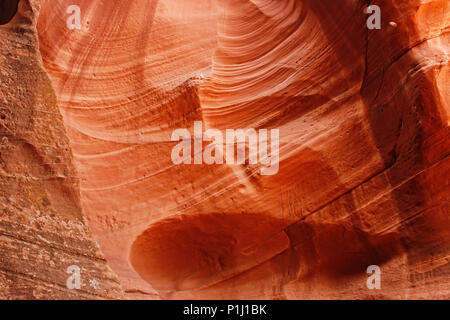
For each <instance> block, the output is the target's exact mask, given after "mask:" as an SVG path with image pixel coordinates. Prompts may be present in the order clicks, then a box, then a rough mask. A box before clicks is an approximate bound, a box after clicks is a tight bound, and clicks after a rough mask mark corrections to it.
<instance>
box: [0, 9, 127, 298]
mask: <svg viewBox="0 0 450 320" xmlns="http://www.w3.org/2000/svg"><path fill="white" fill-rule="evenodd" d="M38 10H39V4H38V3H37V2H31V3H30V2H27V1H21V4H20V7H19V12H18V13H17V15H16V16H15V17H14V19H13V20H12V21H11V22H10V23H8V24H7V25H5V26H0V299H108V298H109V299H113V298H120V297H122V296H123V292H122V290H121V287H120V283H119V281H118V279H117V276H116V275H115V274H114V273H113V272H112V270H111V269H110V268H109V267H108V266H107V264H106V261H105V258H104V257H103V255H102V254H101V253H100V251H99V250H98V248H97V245H96V243H95V241H94V240H93V238H92V236H91V234H90V232H89V229H88V227H87V225H86V220H85V218H84V217H83V214H82V209H81V205H80V196H79V182H78V178H77V176H76V172H75V168H74V166H73V158H72V155H71V152H70V146H69V141H68V139H67V136H66V132H65V129H64V125H63V122H62V118H61V115H60V113H59V110H58V107H57V102H56V96H55V93H54V90H53V88H52V84H51V82H50V79H49V78H48V76H47V74H46V72H45V70H44V67H43V65H42V61H41V58H40V53H39V44H38V36H37V32H36V17H37V16H36V13H37V12H38ZM70 266H78V267H79V268H80V287H79V289H75V290H70V289H69V287H71V285H69V287H68V286H67V282H68V281H67V280H68V279H69V278H70V276H71V275H72V273H69V274H68V273H67V269H68V268H69V267H70ZM69 271H70V269H69ZM69 283H70V284H72V283H73V282H72V281H69Z"/></svg>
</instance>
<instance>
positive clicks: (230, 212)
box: [38, 0, 450, 299]
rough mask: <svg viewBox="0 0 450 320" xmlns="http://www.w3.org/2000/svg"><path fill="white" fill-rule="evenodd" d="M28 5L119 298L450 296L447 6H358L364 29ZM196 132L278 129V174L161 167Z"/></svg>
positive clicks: (264, 13)
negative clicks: (184, 136)
mask: <svg viewBox="0 0 450 320" xmlns="http://www.w3.org/2000/svg"><path fill="white" fill-rule="evenodd" d="M41 2H42V9H41V11H40V18H39V22H38V32H39V39H40V49H41V54H42V58H43V61H44V65H45V67H46V70H47V72H48V74H49V76H50V78H51V81H52V84H53V87H54V89H55V92H56V96H57V98H58V106H59V108H60V111H61V113H62V116H63V120H64V123H65V126H66V130H67V133H68V137H69V140H70V145H71V147H72V150H73V154H74V160H75V166H76V169H77V171H78V175H79V177H80V190H81V202H82V207H83V211H84V213H85V214H86V217H87V219H88V221H89V226H90V228H91V231H92V233H93V235H94V237H95V239H96V240H97V241H98V242H99V243H100V245H101V248H102V251H103V252H104V254H105V256H106V258H107V260H108V263H109V265H110V266H111V267H112V269H113V270H114V271H115V272H116V273H117V274H118V276H119V279H120V281H121V284H122V285H123V287H124V289H125V291H126V292H127V293H128V294H129V297H133V298H150V299H154V298H195V299H202V298H205V299H210V298H219V299H220V298H256V299H261V298H269V299H305V298H346V299H354V298H358V299H360V298H363V299H373V298H400V299H407V298H450V282H449V279H450V277H449V275H450V267H449V264H448V259H449V251H450V234H449V227H450V223H449V202H448V199H449V195H450V194H449V193H450V192H449V190H450V188H449V187H448V184H449V177H450V173H449V167H450V165H449V158H448V154H449V149H450V148H449V142H448V141H449V139H448V134H449V131H448V124H449V108H450V107H449V101H450V93H449V92H450V91H449V61H448V59H449V57H448V51H449V22H450V13H449V12H450V10H449V4H448V1H446V0H428V1H425V0H408V1H404V0H401V1H400V0H399V1H397V0H390V1H370V3H371V4H376V5H379V6H380V7H381V12H382V28H381V29H380V30H368V28H367V27H366V19H367V17H368V15H367V14H366V13H365V8H366V6H367V3H368V1H356V0H355V1H346V0H322V1H317V0H303V1H296V0H277V1H270V0H217V1H213V0H183V1H180V0H135V1H127V0H116V1H114V2H111V1H90V0H70V1H69V0H61V1H58V2H57V3H55V2H53V1H50V0H47V1H45V0H42V1H41ZM73 4H75V5H78V6H79V7H80V8H81V13H82V21H81V29H80V30H76V29H75V30H71V29H69V28H67V26H66V20H67V18H68V14H67V13H66V10H67V7H68V6H69V5H73ZM391 22H392V23H391ZM194 120H202V121H203V125H204V127H205V128H218V129H227V128H230V129H234V128H256V129H259V128H269V129H270V128H279V130H280V168H279V172H278V174H276V175H273V176H262V175H260V172H259V166H254V165H174V164H173V162H172V160H171V150H172V148H173V146H174V145H175V144H176V143H174V142H171V134H172V131H173V130H174V129H176V128H192V125H193V122H194ZM369 265H379V266H380V267H381V270H382V289H381V290H368V288H367V287H366V279H367V276H368V275H367V274H366V269H367V267H368V266H369Z"/></svg>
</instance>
